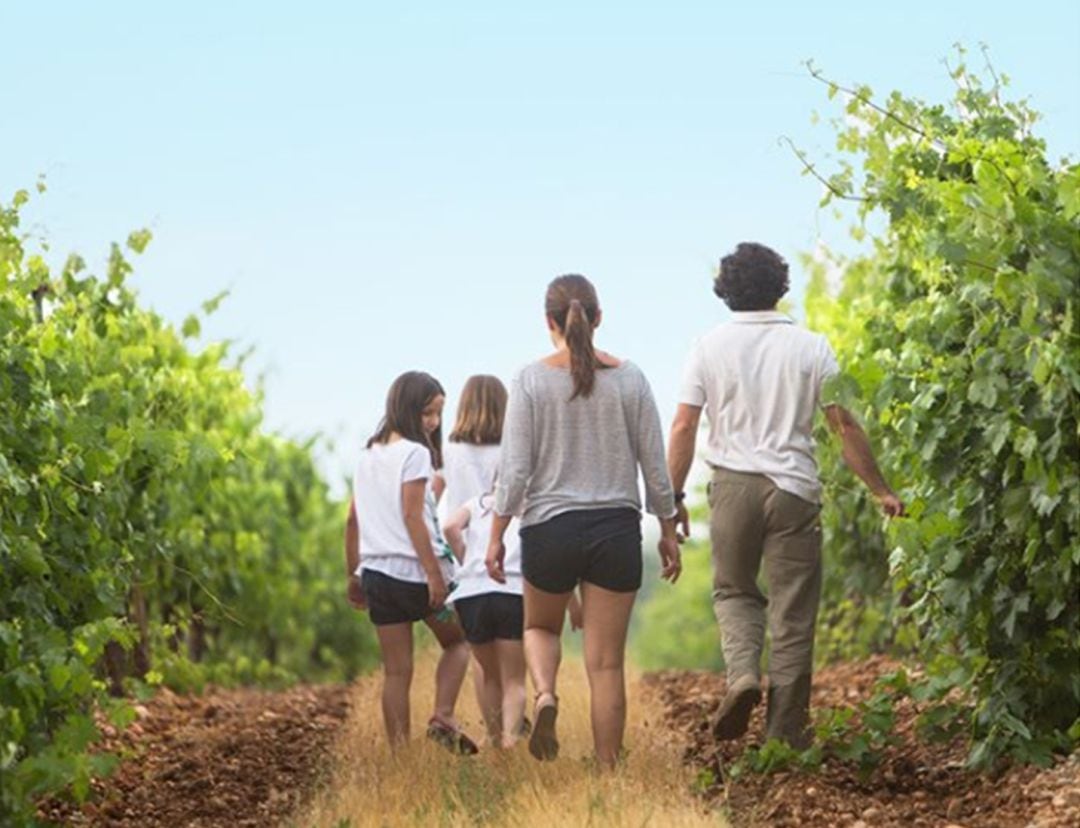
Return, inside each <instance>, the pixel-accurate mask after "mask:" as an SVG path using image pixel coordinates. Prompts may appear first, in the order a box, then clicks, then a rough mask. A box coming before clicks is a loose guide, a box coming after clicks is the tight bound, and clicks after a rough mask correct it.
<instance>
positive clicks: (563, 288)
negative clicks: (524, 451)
mask: <svg viewBox="0 0 1080 828" xmlns="http://www.w3.org/2000/svg"><path fill="white" fill-rule="evenodd" d="M545 309H546V311H547V315H548V316H549V317H550V318H551V319H552V321H553V322H554V323H555V324H556V325H557V326H558V328H559V331H560V333H562V335H563V338H565V339H566V346H567V348H569V349H570V376H571V378H572V379H573V381H574V393H573V394H572V395H571V396H570V399H571V400H573V399H574V398H575V397H579V396H580V397H587V396H589V394H591V393H592V390H593V385H595V382H596V369H597V367H598V366H599V364H600V363H599V360H597V358H596V349H595V348H593V341H592V337H593V328H595V327H596V322H597V320H598V319H599V317H600V303H599V300H598V299H597V298H596V289H595V288H594V287H593V286H592V283H591V282H590V281H589V280H588V279H586V278H585V277H584V276H578V275H577V274H570V275H567V276H560V277H559V278H557V279H555V280H554V281H553V282H552V283H551V284H550V285H548V291H547V299H546V302H545Z"/></svg>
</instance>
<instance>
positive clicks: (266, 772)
mask: <svg viewBox="0 0 1080 828" xmlns="http://www.w3.org/2000/svg"><path fill="white" fill-rule="evenodd" d="M136 712H137V713H138V719H137V721H136V722H135V723H134V724H133V725H132V726H131V727H129V728H128V729H127V730H126V731H125V732H124V733H122V734H120V735H117V734H116V733H115V732H112V731H111V730H109V729H107V728H106V729H105V735H106V738H105V740H104V748H105V749H106V750H109V751H112V752H115V753H118V754H119V755H121V756H122V757H124V761H123V762H122V763H121V765H120V767H119V768H118V769H117V771H116V773H114V774H113V775H112V776H111V777H110V778H109V779H107V780H104V781H99V782H95V783H94V793H93V796H92V797H91V800H90V801H89V802H87V803H86V804H84V805H82V806H81V807H79V806H75V805H73V804H70V803H67V802H62V801H51V802H47V803H45V804H43V805H42V806H41V809H40V812H39V813H40V816H41V818H43V819H47V820H49V821H51V822H54V823H58V824H62V825H71V826H90V825H94V826H98V825H100V826H106V825H108V826H132V828H134V826H140V828H153V827H154V826H162V827H163V828H164V826H168V828H176V827H177V826H190V828H209V827H210V826H233V828H239V826H265V825H276V824H278V823H280V822H282V821H283V820H284V819H286V818H287V817H288V816H289V815H290V814H292V813H293V812H294V811H295V810H296V809H297V807H298V806H299V805H301V804H302V802H303V801H304V800H305V799H306V797H307V796H309V795H310V794H311V793H312V791H313V790H314V788H315V787H316V785H318V784H319V782H320V778H321V775H322V774H324V773H325V772H326V771H327V770H329V767H328V764H329V760H330V752H331V750H332V747H333V744H334V742H335V740H336V738H337V736H338V734H339V733H340V729H341V727H340V726H341V723H342V722H343V721H344V720H345V717H346V715H347V714H348V688H347V687H345V686H340V685H324V686H318V687H298V688H293V689H291V690H288V691H285V692H279V693H271V692H263V691H258V690H218V691H212V692H208V693H207V694H205V695H203V696H198V697H193V696H177V695H174V694H172V693H170V692H168V691H162V692H161V693H159V694H158V695H157V696H155V698H154V699H153V700H151V701H149V702H147V703H146V704H145V705H138V706H137V707H136Z"/></svg>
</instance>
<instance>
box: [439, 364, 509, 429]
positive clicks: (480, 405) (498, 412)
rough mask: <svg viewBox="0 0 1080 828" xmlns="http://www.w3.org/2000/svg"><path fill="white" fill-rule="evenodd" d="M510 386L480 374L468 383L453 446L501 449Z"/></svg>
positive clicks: (460, 402) (458, 414) (469, 379)
mask: <svg viewBox="0 0 1080 828" xmlns="http://www.w3.org/2000/svg"><path fill="white" fill-rule="evenodd" d="M506 396H507V395H506V386H505V385H503V384H502V381H501V380H500V379H499V378H498V377H493V376H491V374H476V375H475V376H472V377H469V378H468V379H467V380H466V381H465V387H464V388H463V389H462V390H461V399H460V400H459V401H458V410H457V420H456V421H455V422H454V430H453V431H451V432H450V442H451V443H471V444H472V445H474V446H497V445H498V444H499V443H501V442H502V428H503V418H504V417H505V416H506Z"/></svg>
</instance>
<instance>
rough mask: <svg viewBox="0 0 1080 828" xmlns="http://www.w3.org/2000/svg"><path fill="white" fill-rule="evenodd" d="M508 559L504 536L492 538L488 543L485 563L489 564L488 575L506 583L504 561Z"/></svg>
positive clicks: (501, 582) (494, 579)
mask: <svg viewBox="0 0 1080 828" xmlns="http://www.w3.org/2000/svg"><path fill="white" fill-rule="evenodd" d="M505 560H506V544H505V543H503V540H502V538H492V539H491V542H490V543H489V544H488V551H487V557H486V558H485V559H484V565H485V566H487V571H488V575H490V576H491V579H492V580H493V581H497V582H498V583H500V584H505V583H506V573H505V572H503V562H504V561H505Z"/></svg>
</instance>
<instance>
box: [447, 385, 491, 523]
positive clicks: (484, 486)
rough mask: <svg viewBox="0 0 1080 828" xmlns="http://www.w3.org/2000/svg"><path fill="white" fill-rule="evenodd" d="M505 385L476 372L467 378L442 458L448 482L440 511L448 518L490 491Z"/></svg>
mask: <svg viewBox="0 0 1080 828" xmlns="http://www.w3.org/2000/svg"><path fill="white" fill-rule="evenodd" d="M506 397H507V394H506V386H505V385H503V384H502V381H501V380H500V379H499V378H498V377H494V376H491V375H490V374H476V375H474V376H471V377H469V378H468V379H467V380H466V381H465V387H464V388H462V389H461V400H460V401H459V402H458V410H457V418H456V419H455V421H454V430H453V431H451V432H450V437H449V441H448V442H447V444H446V451H445V456H444V457H443V460H444V461H445V465H444V468H443V469H442V477H443V479H444V480H445V482H446V489H445V491H444V492H443V495H442V500H441V501H440V503H439V509H440V513H441V514H442V515H444V516H446V517H449V516H450V515H452V514H453V513H454V512H456V511H457V510H458V509H459V508H460V507H461V506H462V504H464V503H465V501H467V500H469V499H471V498H474V497H479V496H480V495H482V494H484V493H485V492H490V491H491V488H492V486H493V485H494V483H495V468H496V467H497V466H498V464H499V443H500V442H502V428H503V417H504V416H505V414H506Z"/></svg>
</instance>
